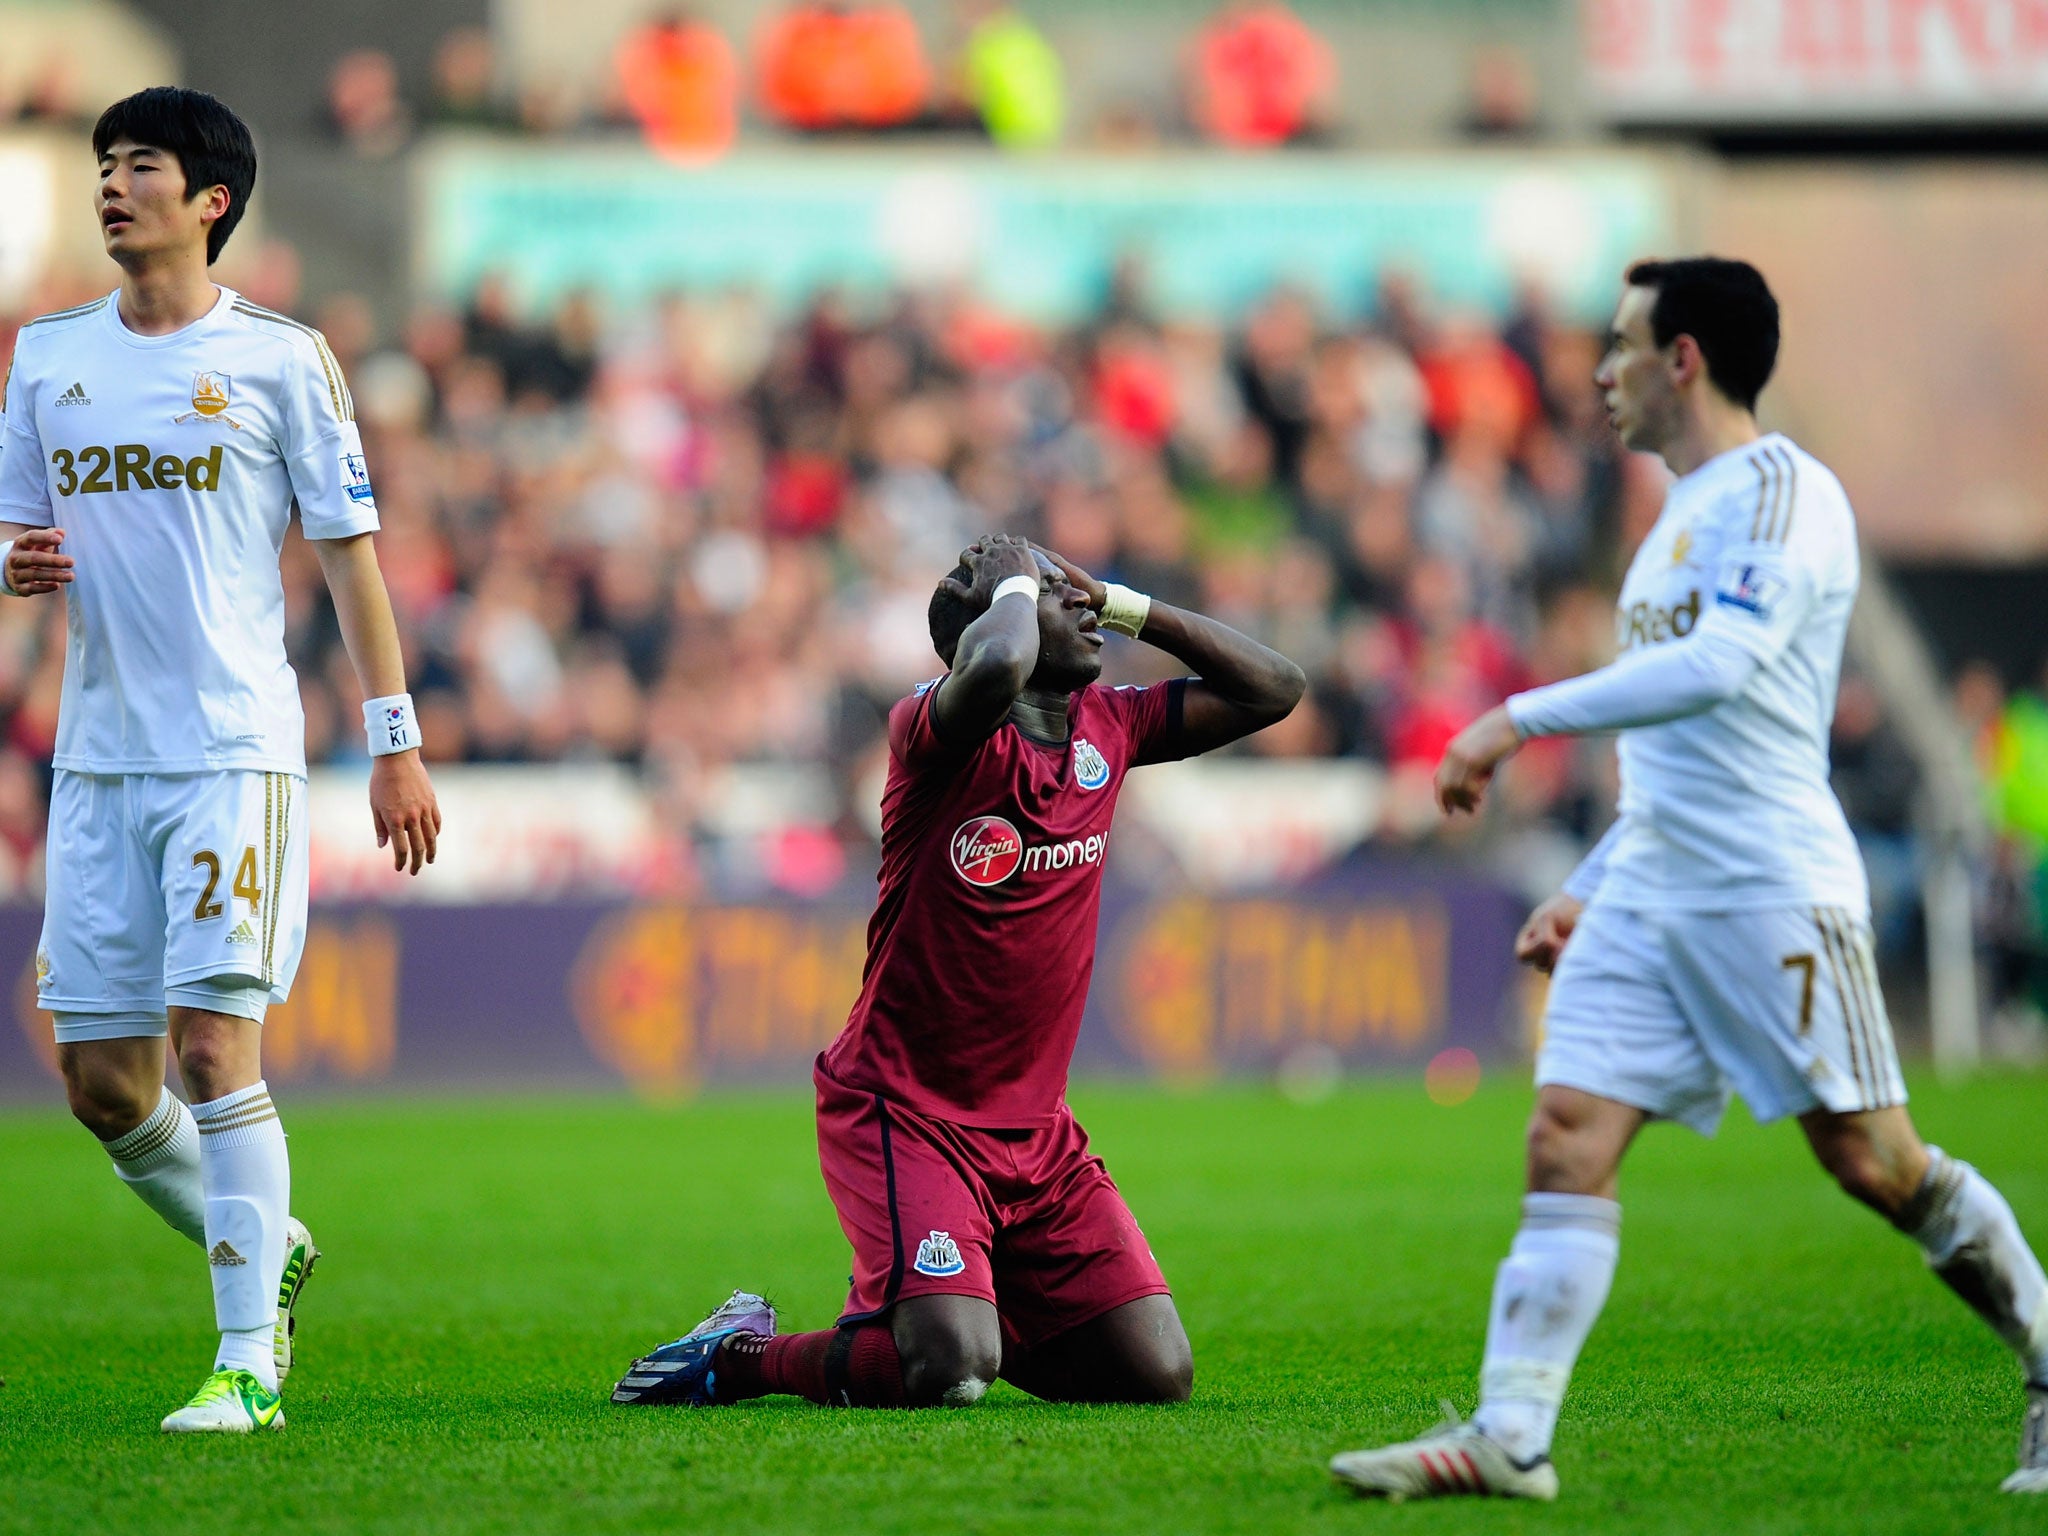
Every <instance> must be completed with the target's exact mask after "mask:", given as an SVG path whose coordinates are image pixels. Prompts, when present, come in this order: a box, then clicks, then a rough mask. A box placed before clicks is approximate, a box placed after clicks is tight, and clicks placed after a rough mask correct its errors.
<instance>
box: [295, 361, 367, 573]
mask: <svg viewBox="0 0 2048 1536" xmlns="http://www.w3.org/2000/svg"><path fill="white" fill-rule="evenodd" d="M290 369H291V372H290V375H289V377H287V379H286V380H285V386H284V396H285V399H284V416H285V422H286V429H287V434H288V437H287V441H286V443H285V445H284V449H285V467H286V469H287V470H288V471H289V472H290V474H291V481H292V497H293V499H294V500H296V501H297V502H298V504H299V521H300V523H301V524H302V525H303V526H304V528H305V530H306V537H307V538H309V539H346V538H351V537H353V536H354V535H356V534H359V533H374V532H375V531H376V529H377V526H378V524H377V501H376V497H375V496H374V495H373V494H372V492H371V489H370V470H369V466H368V465H367V464H366V463H365V462H364V460H363V437H362V433H361V432H359V431H358V430H357V429H356V412H355V401H354V400H353V399H352V398H351V397H350V395H349V392H348V384H347V382H346V381H345V380H344V379H343V378H342V376H341V364H340V363H338V362H336V361H335V358H334V354H333V353H332V352H331V351H329V350H328V347H327V342H326V340H325V338H323V337H322V336H321V335H320V334H319V332H317V331H315V332H311V333H309V336H308V338H307V340H306V342H305V343H304V344H303V345H300V346H295V347H294V348H293V349H292V361H291V363H290Z"/></svg>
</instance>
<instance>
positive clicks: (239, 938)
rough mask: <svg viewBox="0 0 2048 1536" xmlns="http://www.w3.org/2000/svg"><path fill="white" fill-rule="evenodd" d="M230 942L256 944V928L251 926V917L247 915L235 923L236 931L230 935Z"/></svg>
mask: <svg viewBox="0 0 2048 1536" xmlns="http://www.w3.org/2000/svg"><path fill="white" fill-rule="evenodd" d="M228 942H229V943H230V944H254V943H255V942H256V930H255V929H254V928H252V927H250V926H249V919H247V918H246V917H245V918H243V919H242V920H241V921H240V922H239V923H237V924H235V931H234V932H233V933H231V934H229V935H228Z"/></svg>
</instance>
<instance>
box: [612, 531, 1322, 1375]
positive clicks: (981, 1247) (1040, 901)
mask: <svg viewBox="0 0 2048 1536" xmlns="http://www.w3.org/2000/svg"><path fill="white" fill-rule="evenodd" d="M1105 628H1111V629H1116V630H1119V631H1121V632H1122V633H1125V634H1129V635H1134V636H1137V635H1142V637H1143V638H1144V639H1145V641H1146V642H1147V643H1148V644H1151V645H1156V646H1158V647H1159V648H1160V649H1162V650H1164V651H1166V652H1168V653H1169V654H1171V655H1173V656H1174V657H1176V658H1178V659H1179V660H1180V661H1182V662H1183V663H1185V664H1186V665H1187V666H1188V667H1190V668H1192V669H1193V670H1194V671H1195V672H1196V673H1197V674H1199V675H1198V676H1195V677H1184V678H1178V679H1175V680H1174V681H1172V682H1169V683H1164V684H1160V685H1158V686H1156V687H1149V688H1108V687H1104V686H1102V685H1101V684H1099V683H1098V682H1097V681H1096V679H1097V678H1098V677H1099V676H1100V675H1101V672H1102V659H1101V649H1102V646H1103V643H1104V634H1103V631H1104V629H1105ZM931 631H932V644H933V646H934V648H935V649H936V650H937V651H938V653H939V655H940V657H941V658H942V659H944V660H945V662H946V663H947V665H948V666H949V667H950V668H951V670H950V671H948V672H947V673H946V675H945V676H943V677H941V678H939V679H938V680H937V681H936V682H933V683H927V684H925V685H924V686H922V687H920V688H919V689H918V690H917V691H916V692H915V693H913V694H912V695H911V696H910V697H909V698H907V699H904V700H902V701H901V702H899V703H898V704H897V705H896V707H895V708H894V709H893V710H891V711H890V714H889V781H888V788H887V790H886V791H885V793H884V795H883V798H882V871H881V895H880V900H879V901H878V902H877V904H876V907H875V915H874V917H873V919H872V920H871V921H870V923H869V925H868V958H867V967H866V970H865V972H864V976H863V981H862V986H861V993H860V998H859V1000H858V1001H857V1002H856V1003H855V1004H854V1007H853V1014H852V1016H851V1018H850V1019H849V1020H848V1021H847V1025H846V1029H845V1030H844V1032H842V1033H841V1034H840V1036H839V1038H838V1039H837V1040H836V1041H834V1042H833V1044H832V1046H831V1047H830V1048H829V1049H828V1050H827V1051H826V1052H825V1053H824V1054H823V1055H822V1056H820V1057H819V1058H818V1065H817V1072H816V1080H817V1087H818V1159H819V1162H820V1164H821V1165H822V1167H823V1169H824V1174H825V1184H826V1187H827V1189H828V1190H829V1191H830V1192H831V1195H832V1203H833V1205H834V1206H835V1207H837V1209H838V1212H839V1223H840V1225H841V1226H842V1227H843V1228H844V1229H845V1231H846V1236H847V1239H848V1240H849V1241H850V1242H851V1243H852V1245H853V1255H854V1258H853V1262H854V1276H853V1294H852V1295H851V1296H850V1297H849V1298H848V1301H847V1305H846V1310H845V1312H844V1313H843V1314H842V1315H841V1316H840V1319H839V1322H838V1324H837V1326H835V1327H832V1328H828V1329H824V1330H822V1331H820V1332H817V1333H801V1334H785V1335H782V1336H779V1337H778V1336H776V1334H775V1311H774V1309H773V1308H772V1307H771V1306H769V1305H768V1303H767V1302H766V1301H764V1300H762V1298H760V1297H759V1296H755V1295H752V1294H751V1293H748V1292H745V1291H735V1292H734V1293H733V1296H732V1299H731V1300H730V1301H728V1302H726V1304H725V1305H724V1306H722V1307H720V1308H719V1309H718V1310H717V1311H716V1312H714V1313H713V1314H712V1315H711V1316H710V1317H708V1318H706V1319H705V1320H704V1321H703V1322H702V1323H700V1324H699V1325H698V1326H697V1327H696V1328H695V1329H693V1330H692V1331H691V1332H690V1333H689V1334H687V1335H685V1336H684V1337H683V1338H680V1339H677V1340H676V1341H674V1342H673V1343H670V1344H665V1345H663V1346H662V1347H661V1348H659V1349H657V1350H655V1351H653V1352H652V1353H651V1354H648V1355H645V1356H643V1357H642V1358H640V1359H638V1360H635V1361H634V1362H633V1364H632V1365H631V1366H630V1367H629V1368H628V1370H627V1373H626V1375H625V1377H624V1378H623V1379H622V1380H621V1381H620V1382H619V1384H618V1387H617V1389H616V1390H615V1391H614V1392H613V1393H612V1401H613V1402H617V1403H682V1404H690V1405H693V1406H698V1407H704V1406H710V1405H713V1404H721V1403H731V1402H737V1401H740V1400H743V1399H745V1398H750V1397H760V1396H763V1395H765V1394H767V1393H772V1392H786V1393H794V1394H796V1395H798V1396H801V1397H807V1398H809V1399H810V1400H811V1401H813V1402H816V1403H825V1404H831V1405H838V1406H851V1407H928V1406H935V1405H938V1404H952V1405H963V1406H964V1405H966V1404H969V1403H972V1402H974V1401H975V1400H976V1399H978V1398H979V1397H980V1396H981V1395H982V1393H983V1392H985V1391H986V1390H987V1389H988V1386H989V1384H990V1383H991V1382H993V1381H994V1380H995V1379H996V1378H997V1377H998V1376H1001V1377H1002V1378H1003V1379H1004V1380H1006V1381H1009V1382H1012V1383H1014V1384H1015V1385H1017V1386H1019V1387H1022V1388H1023V1389H1024V1390H1025V1391H1027V1392H1030V1393H1033V1394H1034V1395H1036V1396H1038V1397H1042V1398H1047V1399H1052V1400H1055V1401H1068V1402H1181V1401H1183V1400H1185V1399H1186V1397H1187V1395H1188V1392H1189V1389H1190V1387H1191V1385H1192V1383H1193V1380H1194V1360H1193V1356H1192V1354H1191V1353H1190V1351H1189V1348H1188V1338H1187V1333H1186V1331H1185V1330H1184V1329H1183V1328H1182V1327H1181V1322H1180V1315H1179V1314H1178V1313H1177V1312H1176V1311H1175V1310H1174V1305H1173V1298H1172V1296H1171V1294H1170V1293H1169V1289H1168V1286H1167V1284H1166V1277H1165V1276H1164V1275H1163V1274H1161V1273H1160V1269H1159V1265H1158V1263H1157V1261H1156V1260H1155V1259H1154V1258H1153V1257H1152V1250H1151V1249H1150V1247H1149V1246H1147V1244H1146V1242H1145V1236H1144V1234H1143V1233H1142V1232H1141V1231H1139V1229H1138V1224H1137V1222H1136V1221H1135V1220H1134V1219H1133V1218H1132V1216H1131V1213H1130V1210H1129V1208H1128V1207H1127V1206H1126V1205H1125V1204H1124V1201H1123V1196H1122V1195H1121V1194H1119V1193H1118V1192H1117V1187H1116V1185H1115V1183H1114V1182H1113V1181H1112V1180H1111V1179H1110V1176H1109V1172H1108V1170H1107V1169H1105V1168H1104V1167H1103V1165H1102V1160H1101V1159H1100V1158H1098V1157H1096V1156H1095V1155H1094V1154H1093V1153H1091V1152H1090V1151H1089V1150H1088V1137H1087V1134H1086V1133H1085V1132H1083V1131H1082V1129H1081V1127H1080V1126H1079V1124H1077V1123H1076V1122H1075V1119H1074V1115H1073V1112H1072V1111H1071V1110H1070V1109H1068V1108H1067V1103H1066V1086H1067V1068H1068V1065H1069V1064H1070V1063H1071V1061H1072V1060H1073V1054H1074V1041H1075V1037H1076V1036H1077V1035H1078V1034H1079V1032H1080V1027H1081V1009H1082V1005H1083V1004H1084V1003H1085V1001H1086V1000H1087V995H1088V978H1089V975H1090V973H1091V972H1092V970H1093V969H1094V965H1095V928H1096V914H1097V908H1098V904H1099V899H1100V895H1101V889H1102V865H1103V860H1104V858H1105V856H1106V854H1107V852H1108V849H1109V836H1110V822H1111V818H1112V816H1113V814H1114V812H1115V809H1116V797H1117V790H1118V789H1119V788H1120V787H1121V786H1122V784H1123V777H1124V775H1125V773H1127V772H1128V771H1129V770H1131V769H1132V768H1135V767H1138V766H1139V765H1141V764H1144V763H1157V762H1165V761H1168V760H1171V759H1174V758H1181V757H1191V756H1193V755H1194V754H1196V753H1198V752H1206V751H1209V750H1210V749H1212V748H1215V747H1220V746H1222V745H1224V744H1225V743H1227V742H1231V741H1235V740H1237V739H1238V738H1239V737H1240V736H1246V735H1249V734H1250V733H1251V732H1253V731H1256V730H1259V729H1261V728H1263V727H1265V726H1268V725H1271V724H1272V723H1273V722H1275V721H1276V720H1279V719H1282V718H1283V717H1285V716H1286V715H1287V713H1288V712H1289V711H1290V710H1292V709H1293V708H1294V706H1295V704H1296V702H1298V701H1299V700H1300V698H1301V693H1302V689H1303V687H1304V679H1303V677H1302V674H1301V669H1300V668H1299V667H1297V666H1295V665H1294V663H1292V662H1291V661H1289V660H1288V659H1287V658H1286V657H1284V656H1282V655H1280V654H1279V653H1277V652H1275V651H1272V650H1269V649H1267V648H1266V647H1265V646H1263V645H1260V644H1259V643H1258V642H1256V641H1254V640H1250V639H1247V638H1246V637H1245V636H1243V635H1241V634H1238V633H1237V632H1236V631H1235V630H1232V629H1230V628H1227V627H1226V626H1224V625H1222V624H1218V623H1216V622H1215V621H1214V620H1212V619H1206V618H1203V617H1201V616H1200V615H1198V614H1193V613H1186V612H1183V611H1182V610H1180V609H1177V608H1173V607H1169V606H1168V605H1167V604H1165V603H1160V602H1153V601H1152V600H1151V599H1149V598H1147V597H1145V596H1144V595H1142V594H1140V593H1136V592H1132V591H1130V590H1129V589H1128V588H1124V587H1118V586H1113V585H1105V584H1104V583H1102V582H1099V581H1097V580H1095V579H1094V578H1093V577H1091V576H1090V575H1089V574H1088V573H1087V572H1085V571H1083V570H1081V569H1080V568H1079V567H1077V566H1075V565H1072V564H1070V563H1069V562H1067V561H1065V560H1063V559H1061V558H1060V557H1059V556H1057V555H1050V554H1048V553H1047V552H1045V551H1041V550H1036V549H1034V548H1033V547H1032V546H1031V545H1030V544H1028V543H1026V542H1025V541H1024V540H1022V539H1019V538H1015V537H1012V536H1010V535H1006V534H996V535H991V536H990V537H988V538H985V539H983V540H982V541H981V542H979V543H977V544H975V545H973V546H972V547H970V548H969V549H968V550H966V551H965V552H964V553H963V554H962V555H961V557H960V565H959V567H958V568H956V569H955V570H954V571H953V572H952V573H951V574H950V575H949V576H947V577H946V579H945V580H943V581H941V582H940V583H939V587H938V590H937V591H936V592H934V593H933V594H932V602H931Z"/></svg>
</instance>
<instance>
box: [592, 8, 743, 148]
mask: <svg viewBox="0 0 2048 1536" xmlns="http://www.w3.org/2000/svg"><path fill="white" fill-rule="evenodd" d="M613 65H614V67H615V68H616V69H617V70H618V75H619V89H620V91H621V92H622V93H623V95H624V96H625V99H626V105H627V106H628V107H629V108H631V109H632V113H633V117H634V120H635V121H637V122H638V123H639V124H640V127H641V129H642V130H643V131H644V132H645V133H646V135H647V142H648V143H649V144H651V145H653V146H654V148H656V149H657V150H659V151H661V152H662V153H663V154H665V155H672V156H675V157H677V158H681V159H711V158H713V157H714V156H717V155H720V154H723V153H724V152H725V151H726V150H727V149H728V148H730V147H731V145H732V141H733V135H734V133H735V132H736V131H737V129H738V126H739V66H738V64H737V63H736V62H735V61H734V58H733V51H732V44H730V43H728V42H727V41H726V40H725V36H724V34H723V33H721V32H720V31H719V30H718V29H717V28H716V27H714V26H712V25H711V24H710V23H708V22H705V21H700V20H698V19H697V18H695V17H693V16H691V15H690V14H689V13H688V12H686V11H682V10H674V11H668V12H665V13H664V14H662V15H659V16H656V17H655V18H654V19H653V20H652V21H649V22H648V23H647V24H646V25H645V26H641V27H636V28H634V29H633V30H632V31H631V32H628V33H627V34H626V35H625V37H624V38H622V39H621V40H620V42H619V49H618V52H617V54H616V55H614V57H613Z"/></svg>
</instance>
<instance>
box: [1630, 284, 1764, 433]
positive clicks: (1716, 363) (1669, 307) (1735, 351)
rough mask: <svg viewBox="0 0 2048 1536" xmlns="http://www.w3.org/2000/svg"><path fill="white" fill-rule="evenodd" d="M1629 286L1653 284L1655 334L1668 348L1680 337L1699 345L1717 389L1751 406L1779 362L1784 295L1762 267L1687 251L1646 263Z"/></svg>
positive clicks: (1644, 286) (1744, 407)
mask: <svg viewBox="0 0 2048 1536" xmlns="http://www.w3.org/2000/svg"><path fill="white" fill-rule="evenodd" d="M1628 281H1629V286H1630V287H1633V288H1654V289H1656V290H1657V298H1656V302H1655V303H1653V304H1652V305H1651V306H1650V334H1651V335H1652V336H1654V337H1656V338H1657V345H1658V346H1660V347H1668V346H1670V345H1671V343H1672V342H1673V341H1675V340H1676V339H1677V338H1678V337H1680V336H1690V337H1691V338H1692V339H1693V340H1694V341H1696V342H1698V343H1699V348H1700V355H1701V356H1703V357H1704V358H1706V360H1707V377H1708V378H1709V379H1711V380H1713V382H1714V387H1715V388H1716V389H1718V390H1720V391H1721V393H1722V394H1724V395H1726V396H1727V397H1728V398H1729V399H1730V400H1732V401H1734V402H1735V403H1736V404H1737V405H1739V406H1741V407H1742V408H1743V409H1744V410H1746V411H1753V410H1755V409H1756V397H1757V396H1758V395H1760V394H1762V393H1763V392H1764V385H1765V384H1767V383H1769V382H1770V378H1771V370H1772V369H1773V368H1775V367H1777V365H1778V301H1777V300H1776V299H1775V298H1773V297H1772V296H1771V289H1770V285H1769V284H1768V283H1766V282H1765V281H1764V275H1763V273H1761V272H1759V271H1757V269H1756V268H1755V267H1752V266H1751V265H1750V264H1749V263H1748V262H1746V261H1729V260H1727V259H1725V258H1724V257H1720V256H1688V257H1685V258H1683V259H1681V260H1678V261H1639V262H1637V263H1636V264H1635V265H1634V266H1632V267H1630V268H1629V269H1628Z"/></svg>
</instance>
